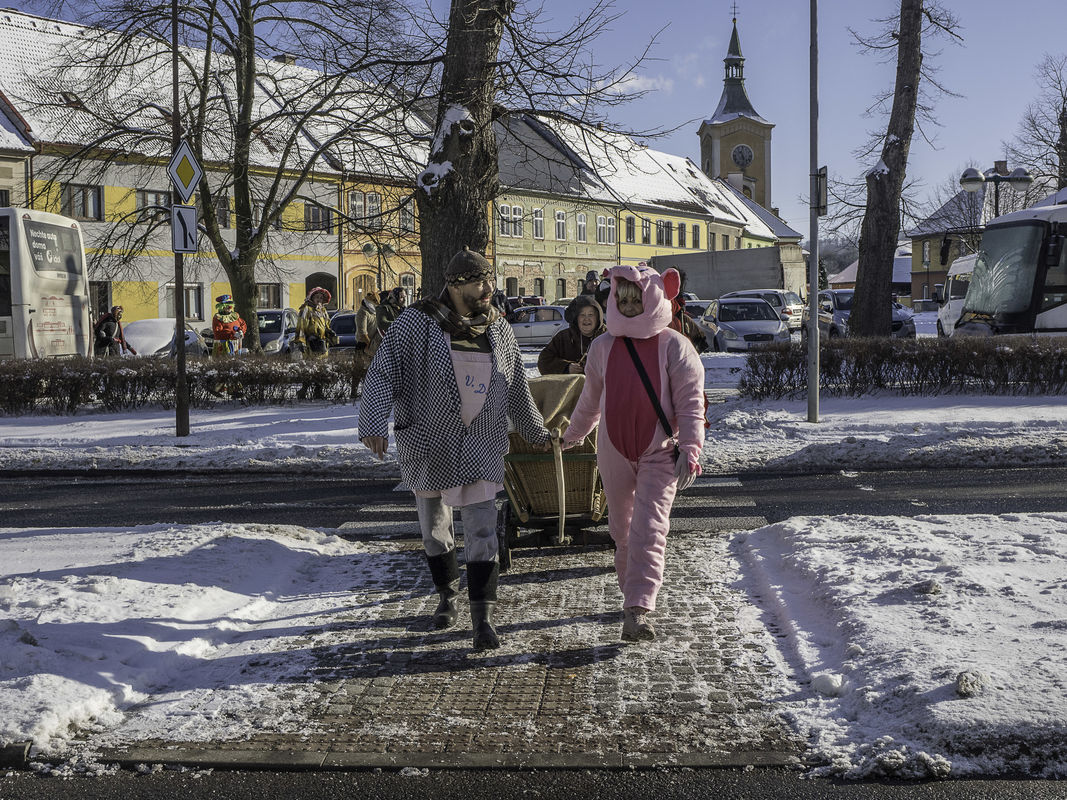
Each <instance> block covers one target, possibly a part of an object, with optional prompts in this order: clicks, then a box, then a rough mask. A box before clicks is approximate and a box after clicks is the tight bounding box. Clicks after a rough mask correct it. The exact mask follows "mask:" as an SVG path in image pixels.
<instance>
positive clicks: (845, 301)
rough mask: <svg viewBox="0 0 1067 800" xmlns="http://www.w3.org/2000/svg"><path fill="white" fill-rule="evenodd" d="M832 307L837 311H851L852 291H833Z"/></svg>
mask: <svg viewBox="0 0 1067 800" xmlns="http://www.w3.org/2000/svg"><path fill="white" fill-rule="evenodd" d="M834 307H835V308H837V310H838V311H851V310H852V292H834Z"/></svg>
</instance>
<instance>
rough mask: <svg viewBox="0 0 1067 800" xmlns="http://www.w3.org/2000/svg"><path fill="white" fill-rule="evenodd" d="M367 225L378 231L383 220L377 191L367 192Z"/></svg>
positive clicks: (382, 224) (381, 226)
mask: <svg viewBox="0 0 1067 800" xmlns="http://www.w3.org/2000/svg"><path fill="white" fill-rule="evenodd" d="M366 219H367V227H368V228H373V229H374V230H376V231H380V230H381V229H382V228H383V227H384V225H385V220H383V219H382V196H381V194H380V193H379V192H367V214H366Z"/></svg>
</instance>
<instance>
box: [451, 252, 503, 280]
mask: <svg viewBox="0 0 1067 800" xmlns="http://www.w3.org/2000/svg"><path fill="white" fill-rule="evenodd" d="M492 279H493V265H492V264H490V263H489V261H488V260H487V259H486V257H485V256H483V255H482V254H481V253H476V252H475V251H473V250H471V249H470V248H468V247H464V248H463V249H462V250H460V251H459V252H458V253H456V254H455V255H454V256H452V260H451V261H449V262H448V266H447V267H445V283H450V284H453V285H455V284H457V283H468V282H470V281H482V280H492Z"/></svg>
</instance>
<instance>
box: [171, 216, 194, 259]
mask: <svg viewBox="0 0 1067 800" xmlns="http://www.w3.org/2000/svg"><path fill="white" fill-rule="evenodd" d="M170 240H171V244H172V249H173V250H174V252H175V253H195V252H196V251H197V249H198V247H197V241H196V240H197V229H196V206H171V207H170Z"/></svg>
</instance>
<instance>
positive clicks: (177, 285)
mask: <svg viewBox="0 0 1067 800" xmlns="http://www.w3.org/2000/svg"><path fill="white" fill-rule="evenodd" d="M170 15H171V19H170V26H171V27H170V36H171V79H172V86H171V89H172V94H171V108H170V117H171V124H172V129H171V144H172V148H171V149H172V150H173V151H174V152H175V153H176V152H178V147H179V146H180V145H181V139H182V126H181V110H180V108H179V106H178V0H171V4H170ZM177 222H178V221H177V220H176V219H175V218H174V213H173V212H172V213H171V219H170V224H171V226H174V225H176V224H177ZM172 238H173V237H172ZM182 259H183V256H182V254H181V253H180V252H176V253H175V254H174V316H175V317H176V318H177V319H176V322H175V330H174V343H175V345H176V346H177V354H178V381H177V385H176V386H175V390H174V391H175V398H174V417H175V419H174V428H175V431H174V435H175V436H188V435H189V383H188V380H187V379H186V372H185V269H184V263H183V261H182Z"/></svg>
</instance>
